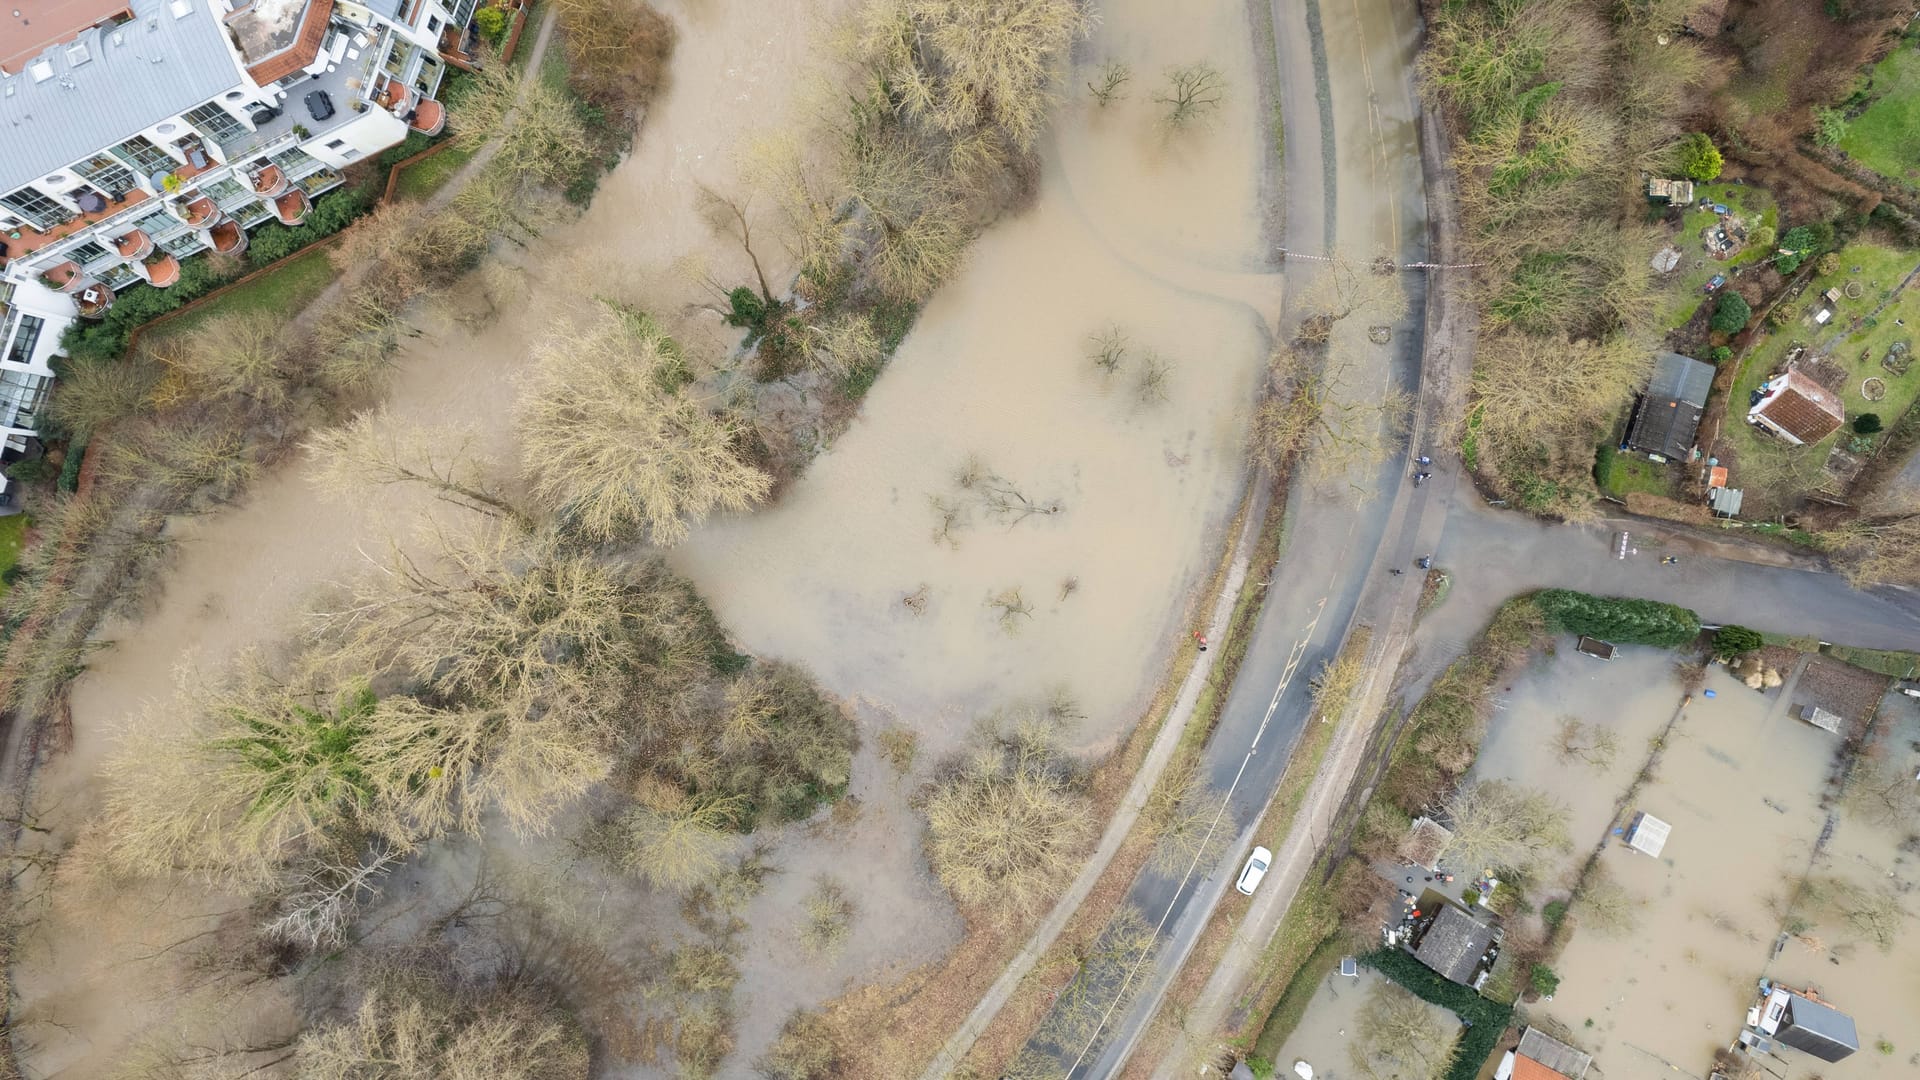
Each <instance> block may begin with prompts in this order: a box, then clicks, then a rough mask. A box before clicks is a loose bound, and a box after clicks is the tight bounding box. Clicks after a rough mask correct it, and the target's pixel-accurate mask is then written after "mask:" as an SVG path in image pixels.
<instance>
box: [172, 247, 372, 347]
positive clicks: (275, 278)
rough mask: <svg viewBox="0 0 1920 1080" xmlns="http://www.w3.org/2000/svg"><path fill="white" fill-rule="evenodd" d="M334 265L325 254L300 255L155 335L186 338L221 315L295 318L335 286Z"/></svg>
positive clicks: (202, 306)
mask: <svg viewBox="0 0 1920 1080" xmlns="http://www.w3.org/2000/svg"><path fill="white" fill-rule="evenodd" d="M333 279H334V272H333V263H332V262H330V261H328V259H327V253H326V252H325V251H324V250H320V251H308V252H307V253H305V254H303V255H296V256H294V257H293V258H291V259H288V260H287V261H286V262H284V263H281V264H280V265H279V266H278V267H276V268H275V269H273V270H272V271H270V272H268V273H264V274H261V275H260V276H259V277H256V278H254V279H253V280H252V281H249V282H247V283H246V284H244V285H240V286H237V287H235V288H234V289H232V290H231V291H229V292H226V293H222V294H221V295H220V296H218V297H215V298H214V299H212V300H210V301H208V302H207V303H205V304H202V305H201V306H199V307H197V308H195V309H193V310H192V311H189V312H187V313H186V314H185V315H182V316H180V317H179V318H176V319H170V320H168V321H167V322H165V323H163V324H162V325H161V326H160V327H159V328H157V329H156V330H155V333H157V334H162V335H165V336H168V337H171V336H173V335H176V334H183V333H186V332H187V331H189V330H191V329H193V328H194V327H195V326H198V325H200V324H201V323H203V322H206V321H207V320H208V319H213V318H217V317H219V316H221V315H235V314H251V313H254V312H262V311H264V312H270V313H273V314H276V315H281V316H284V317H289V318H290V317H292V315H293V313H294V312H298V311H301V310H303V309H304V308H306V306H307V305H308V304H311V303H312V302H313V301H314V299H315V298H316V297H318V296H319V295H320V294H321V293H322V292H325V291H326V288H327V286H328V285H331V284H333Z"/></svg>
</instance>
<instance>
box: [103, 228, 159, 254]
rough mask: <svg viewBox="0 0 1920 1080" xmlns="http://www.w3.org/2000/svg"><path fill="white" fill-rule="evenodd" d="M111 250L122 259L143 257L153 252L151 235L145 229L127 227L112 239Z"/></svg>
mask: <svg viewBox="0 0 1920 1080" xmlns="http://www.w3.org/2000/svg"><path fill="white" fill-rule="evenodd" d="M113 250H115V251H117V252H119V253H120V257H121V258H123V259H144V258H146V257H147V256H148V255H149V254H151V253H152V252H153V237H151V236H148V235H147V234H146V231H145V230H142V229H129V230H128V231H127V232H126V233H124V234H122V235H121V236H119V237H118V238H116V239H115V240H114V242H113Z"/></svg>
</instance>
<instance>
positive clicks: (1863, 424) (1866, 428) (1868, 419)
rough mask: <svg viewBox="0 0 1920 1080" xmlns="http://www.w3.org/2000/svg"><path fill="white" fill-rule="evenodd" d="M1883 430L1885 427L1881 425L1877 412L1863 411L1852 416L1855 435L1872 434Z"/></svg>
mask: <svg viewBox="0 0 1920 1080" xmlns="http://www.w3.org/2000/svg"><path fill="white" fill-rule="evenodd" d="M1883 430H1885V428H1884V427H1883V426H1882V425H1881V422H1880V414H1879V413H1870V412H1863V413H1861V414H1860V415H1859V416H1856V417H1854V418H1853V433H1854V434H1855V435H1874V434H1878V433H1879V432H1881V431H1883Z"/></svg>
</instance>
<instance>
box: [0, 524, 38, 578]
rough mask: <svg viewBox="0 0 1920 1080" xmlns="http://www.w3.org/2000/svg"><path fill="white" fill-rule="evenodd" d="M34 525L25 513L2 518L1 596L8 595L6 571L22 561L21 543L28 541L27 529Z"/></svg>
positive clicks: (0, 553) (0, 531)
mask: <svg viewBox="0 0 1920 1080" xmlns="http://www.w3.org/2000/svg"><path fill="white" fill-rule="evenodd" d="M32 526H33V522H32V521H30V520H28V518H27V515H25V514H14V515H12V516H10V517H3V518H0V596H5V595H7V589H8V587H9V586H8V585H7V581H6V577H5V575H6V573H7V571H9V570H12V569H13V564H15V563H17V562H19V561H20V545H22V544H23V543H25V542H26V538H27V530H28V529H29V528H31V527H32Z"/></svg>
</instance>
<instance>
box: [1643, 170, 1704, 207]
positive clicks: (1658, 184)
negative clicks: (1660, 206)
mask: <svg viewBox="0 0 1920 1080" xmlns="http://www.w3.org/2000/svg"><path fill="white" fill-rule="evenodd" d="M1647 198H1649V199H1652V200H1653V201H1655V202H1663V203H1666V204H1668V205H1669V206H1691V205H1693V181H1691V180H1663V179H1661V178H1660V177H1657V176H1656V177H1654V178H1652V179H1650V180H1648V181H1647Z"/></svg>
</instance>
